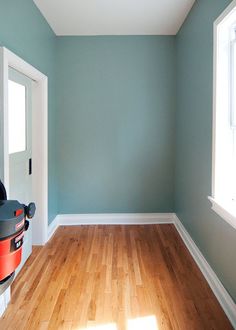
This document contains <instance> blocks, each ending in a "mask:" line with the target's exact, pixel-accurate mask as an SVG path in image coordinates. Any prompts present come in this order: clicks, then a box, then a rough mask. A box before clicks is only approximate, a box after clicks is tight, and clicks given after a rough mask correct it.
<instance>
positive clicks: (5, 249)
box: [0, 181, 36, 294]
mask: <svg viewBox="0 0 236 330" xmlns="http://www.w3.org/2000/svg"><path fill="white" fill-rule="evenodd" d="M35 210H36V207H35V204H34V203H30V204H29V205H28V206H26V205H24V204H20V203H19V202H18V201H14V200H7V194H6V189H5V187H4V185H3V183H2V182H1V181H0V294H1V293H2V292H3V291H5V290H6V288H7V287H8V286H9V285H10V283H11V282H12V280H13V278H14V274H15V270H16V268H17V267H18V266H19V264H20V262H21V256H22V246H23V241H24V232H25V231H26V230H28V227H29V221H28V220H27V218H28V219H32V218H33V216H34V214H35Z"/></svg>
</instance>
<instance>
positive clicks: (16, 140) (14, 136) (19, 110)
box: [8, 80, 26, 154]
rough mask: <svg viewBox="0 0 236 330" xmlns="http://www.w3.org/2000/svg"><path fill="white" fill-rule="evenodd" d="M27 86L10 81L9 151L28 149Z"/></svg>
mask: <svg viewBox="0 0 236 330" xmlns="http://www.w3.org/2000/svg"><path fill="white" fill-rule="evenodd" d="M25 96H26V91H25V86H23V85H21V84H18V83H16V82H14V81H11V80H9V81H8V110H9V111H8V116H9V117H8V121H9V153H10V154H12V153H15V152H20V151H24V150H26V102H25Z"/></svg>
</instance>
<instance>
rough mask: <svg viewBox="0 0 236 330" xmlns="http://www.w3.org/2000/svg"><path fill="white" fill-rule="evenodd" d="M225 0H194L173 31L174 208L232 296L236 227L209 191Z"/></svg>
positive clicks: (235, 280)
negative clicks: (219, 25)
mask: <svg viewBox="0 0 236 330" xmlns="http://www.w3.org/2000/svg"><path fill="white" fill-rule="evenodd" d="M229 3H230V1H229V0H214V1H212V0H204V1H197V2H196V4H195V6H194V7H193V9H192V11H191V13H190V15H189V16H188V18H187V20H186V22H185V24H184V26H183V27H182V29H181V31H180V32H179V34H178V36H177V115H176V133H177V134H176V172H175V181H176V184H175V201H176V203H175V209H176V212H177V215H178V216H179V218H180V219H181V221H182V222H183V224H184V226H185V227H186V228H187V230H188V231H189V233H190V234H191V236H192V237H193V239H194V240H195V242H196V243H197V245H198V246H199V248H200V249H201V251H202V252H203V254H204V255H205V257H206V259H207V260H208V262H209V263H210V265H211V266H212V268H213V269H214V270H215V271H216V273H217V275H218V276H219V278H220V279H221V280H222V282H223V284H224V286H225V287H226V289H228V291H229V293H230V294H231V295H232V297H233V298H234V300H235V301H236V262H235V260H236V259H235V251H236V231H235V230H234V229H233V228H232V227H231V226H230V225H228V224H227V223H226V222H225V221H224V220H222V219H220V218H219V217H218V216H217V215H216V214H215V213H214V212H213V211H211V205H210V203H209V201H208V200H207V196H209V195H211V161H212V157H211V155H212V88H213V78H212V77H213V22H214V20H215V19H216V18H217V17H218V16H219V15H220V14H221V12H222V11H223V10H224V8H225V7H226V6H227V5H228V4H229Z"/></svg>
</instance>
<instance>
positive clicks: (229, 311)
mask: <svg viewBox="0 0 236 330" xmlns="http://www.w3.org/2000/svg"><path fill="white" fill-rule="evenodd" d="M174 224H175V227H176V229H177V231H178V232H179V234H180V236H181V237H182V240H183V241H184V243H185V245H186V247H187V248H188V250H189V252H190V253H191V255H192V257H193V259H194V260H195V262H196V263H197V265H198V267H199V268H200V270H201V272H202V274H203V275H204V277H205V279H206V280H207V282H208V284H209V286H210V287H211V289H212V291H213V292H214V294H215V296H216V298H217V300H218V301H219V303H220V305H221V307H222V308H223V310H224V312H225V314H226V315H227V316H228V318H229V320H230V322H231V323H232V325H233V327H234V328H235V329H236V304H235V303H234V301H233V299H232V298H231V296H230V295H229V293H228V292H227V290H226V289H225V288H224V286H223V285H222V283H221V281H220V280H219V278H218V277H217V275H216V274H215V272H214V271H213V269H212V268H211V266H210V265H209V264H208V262H207V261H206V259H205V258H204V256H203V255H202V253H201V251H200V250H199V248H198V247H197V245H196V244H195V243H194V241H193V240H192V238H191V236H190V235H189V233H188V232H187V230H186V229H185V227H184V226H183V224H182V223H181V221H180V220H179V218H178V217H177V216H176V215H175V216H174Z"/></svg>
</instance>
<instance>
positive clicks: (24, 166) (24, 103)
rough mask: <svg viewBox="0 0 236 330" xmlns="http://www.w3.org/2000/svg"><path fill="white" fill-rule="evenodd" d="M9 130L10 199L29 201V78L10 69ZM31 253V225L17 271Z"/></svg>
mask: <svg viewBox="0 0 236 330" xmlns="http://www.w3.org/2000/svg"><path fill="white" fill-rule="evenodd" d="M8 90H9V92H8V109H9V112H8V122H9V124H8V129H9V136H8V138H9V176H10V177H9V183H10V184H9V196H8V198H9V199H13V200H14V199H15V200H18V201H19V202H21V203H23V204H28V203H29V202H30V201H31V198H32V175H30V174H29V159H30V158H32V80H31V79H29V78H28V77H26V76H24V75H23V74H21V73H19V72H17V71H15V70H13V69H11V68H9V82H8ZM31 253H32V226H30V227H29V229H28V231H27V232H25V237H24V245H23V255H22V262H21V264H20V266H19V267H18V268H17V271H16V273H18V272H19V271H20V269H21V268H22V266H23V265H24V263H25V261H26V260H27V259H28V257H29V256H30V254H31Z"/></svg>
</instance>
